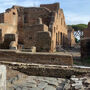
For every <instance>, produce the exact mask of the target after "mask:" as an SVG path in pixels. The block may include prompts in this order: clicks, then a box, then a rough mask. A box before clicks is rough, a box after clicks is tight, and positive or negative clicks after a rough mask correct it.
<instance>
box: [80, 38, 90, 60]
mask: <svg viewBox="0 0 90 90" xmlns="http://www.w3.org/2000/svg"><path fill="white" fill-rule="evenodd" d="M81 58H82V59H89V58H90V38H83V39H81Z"/></svg>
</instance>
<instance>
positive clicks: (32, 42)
mask: <svg viewBox="0 0 90 90" xmlns="http://www.w3.org/2000/svg"><path fill="white" fill-rule="evenodd" d="M38 31H43V32H44V31H48V27H47V26H46V25H43V24H38V25H33V26H24V35H23V37H22V38H23V40H24V48H31V47H32V46H36V35H37V32H38ZM42 38H43V36H42ZM39 43H40V42H39Z"/></svg>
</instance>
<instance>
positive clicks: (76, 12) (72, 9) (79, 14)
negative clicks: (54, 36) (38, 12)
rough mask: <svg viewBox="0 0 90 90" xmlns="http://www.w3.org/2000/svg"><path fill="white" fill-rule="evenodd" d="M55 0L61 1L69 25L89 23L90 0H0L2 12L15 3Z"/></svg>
mask: <svg viewBox="0 0 90 90" xmlns="http://www.w3.org/2000/svg"><path fill="white" fill-rule="evenodd" d="M55 2H59V3H60V8H62V9H63V11H64V15H65V20H66V24H67V25H71V24H87V23H88V22H89V21H90V0H0V13H1V12H4V11H5V9H7V8H11V7H12V6H13V5H20V6H25V7H35V6H39V5H40V4H49V3H55Z"/></svg>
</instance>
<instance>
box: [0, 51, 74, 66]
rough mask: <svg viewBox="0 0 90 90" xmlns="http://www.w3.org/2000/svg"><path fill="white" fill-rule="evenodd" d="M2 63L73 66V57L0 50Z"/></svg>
mask: <svg viewBox="0 0 90 90" xmlns="http://www.w3.org/2000/svg"><path fill="white" fill-rule="evenodd" d="M0 61H12V62H24V63H40V64H54V65H73V59H72V56H71V55H60V54H55V53H30V52H20V51H19V52H18V51H11V50H0Z"/></svg>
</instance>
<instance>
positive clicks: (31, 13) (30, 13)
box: [24, 7, 50, 25]
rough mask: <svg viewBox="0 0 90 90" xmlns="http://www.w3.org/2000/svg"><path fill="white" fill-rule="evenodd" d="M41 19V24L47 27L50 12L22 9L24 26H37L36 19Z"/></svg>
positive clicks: (40, 9) (46, 10) (42, 9)
mask: <svg viewBox="0 0 90 90" xmlns="http://www.w3.org/2000/svg"><path fill="white" fill-rule="evenodd" d="M39 17H40V18H42V22H43V24H46V25H49V22H50V11H49V10H48V9H46V8H38V7H32V8H24V24H28V25H33V24H37V19H38V18H39Z"/></svg>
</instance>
